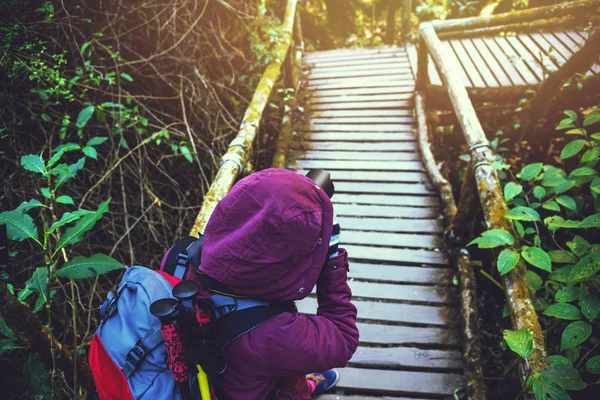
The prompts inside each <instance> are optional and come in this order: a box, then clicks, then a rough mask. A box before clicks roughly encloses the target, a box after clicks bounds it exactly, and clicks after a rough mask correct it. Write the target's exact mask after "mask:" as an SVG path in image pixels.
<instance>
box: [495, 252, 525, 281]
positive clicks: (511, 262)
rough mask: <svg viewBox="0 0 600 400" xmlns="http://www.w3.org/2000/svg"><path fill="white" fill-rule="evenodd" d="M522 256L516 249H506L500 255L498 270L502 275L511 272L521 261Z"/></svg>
mask: <svg viewBox="0 0 600 400" xmlns="http://www.w3.org/2000/svg"><path fill="white" fill-rule="evenodd" d="M520 258H521V256H520V255H519V253H517V252H516V251H514V250H511V249H504V250H502V251H501V252H500V254H499V255H498V272H500V275H506V274H507V273H509V272H510V271H511V270H512V269H513V268H514V267H515V266H516V265H517V263H518V262H519V259H520Z"/></svg>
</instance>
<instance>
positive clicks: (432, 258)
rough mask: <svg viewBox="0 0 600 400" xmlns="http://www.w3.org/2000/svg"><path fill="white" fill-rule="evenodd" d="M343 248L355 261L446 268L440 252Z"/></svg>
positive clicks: (444, 256)
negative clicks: (388, 262) (393, 262)
mask: <svg viewBox="0 0 600 400" xmlns="http://www.w3.org/2000/svg"><path fill="white" fill-rule="evenodd" d="M415 221H416V220H415ZM345 247H346V250H348V254H352V258H353V259H355V260H365V261H395V262H399V263H406V264H416V265H440V266H444V267H445V266H448V260H447V258H446V255H445V254H444V253H443V252H441V251H432V250H415V249H399V248H392V247H373V246H360V245H354V244H352V245H346V246H345Z"/></svg>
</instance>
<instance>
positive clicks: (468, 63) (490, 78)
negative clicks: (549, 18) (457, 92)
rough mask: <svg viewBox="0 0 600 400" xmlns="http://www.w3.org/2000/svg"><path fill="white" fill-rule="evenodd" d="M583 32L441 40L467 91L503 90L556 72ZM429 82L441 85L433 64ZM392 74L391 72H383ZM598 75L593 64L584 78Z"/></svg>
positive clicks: (413, 60) (412, 55) (413, 54)
mask: <svg viewBox="0 0 600 400" xmlns="http://www.w3.org/2000/svg"><path fill="white" fill-rule="evenodd" d="M586 38H587V33H586V32H585V31H583V30H566V31H557V32H541V33H521V34H518V35H514V36H499V35H496V36H486V37H477V38H467V39H451V40H442V43H443V44H444V46H445V47H446V48H447V49H448V51H449V52H450V53H452V54H453V55H454V56H455V57H456V58H457V59H458V61H459V63H460V65H461V67H462V78H463V81H464V83H465V86H466V87H468V88H504V87H513V86H535V85H538V84H540V83H541V82H543V81H544V80H545V79H546V77H547V76H548V74H549V73H551V72H554V71H556V70H557V69H558V68H559V67H561V66H562V65H563V64H564V63H565V62H567V60H568V59H569V58H570V57H571V56H572V55H573V53H575V52H577V51H578V50H579V49H580V48H581V47H582V46H583V43H585V40H586ZM407 51H408V55H409V60H410V64H411V66H412V67H413V68H414V71H416V66H417V51H416V48H415V47H414V46H412V45H410V46H408V47H407ZM428 67H429V82H430V84H431V85H433V86H441V85H442V80H441V79H440V76H439V74H438V72H437V70H436V68H435V65H434V64H433V61H431V57H430V61H429V63H428ZM386 72H389V73H391V74H392V75H393V73H392V71H391V70H390V71H386ZM598 73H600V64H596V65H595V66H594V67H593V68H592V69H591V70H590V71H589V72H588V73H587V75H595V74H598Z"/></svg>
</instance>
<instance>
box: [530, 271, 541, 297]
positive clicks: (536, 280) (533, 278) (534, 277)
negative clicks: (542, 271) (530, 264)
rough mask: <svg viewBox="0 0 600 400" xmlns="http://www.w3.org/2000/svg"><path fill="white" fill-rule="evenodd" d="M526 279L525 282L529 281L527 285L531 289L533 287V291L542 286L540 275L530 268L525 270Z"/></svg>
mask: <svg viewBox="0 0 600 400" xmlns="http://www.w3.org/2000/svg"><path fill="white" fill-rule="evenodd" d="M526 279H527V283H529V286H530V287H531V289H533V291H534V292H537V291H538V290H540V289H541V288H542V287H543V286H544V281H543V280H542V277H541V276H539V275H538V274H536V273H535V272H533V271H531V270H528V271H527V276H526Z"/></svg>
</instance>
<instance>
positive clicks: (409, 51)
mask: <svg viewBox="0 0 600 400" xmlns="http://www.w3.org/2000/svg"><path fill="white" fill-rule="evenodd" d="M405 49H406V55H407V56H408V62H409V63H410V69H411V70H412V73H413V79H415V80H416V79H417V74H416V72H417V58H418V57H417V46H414V45H412V44H407V45H406V46H405Z"/></svg>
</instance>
